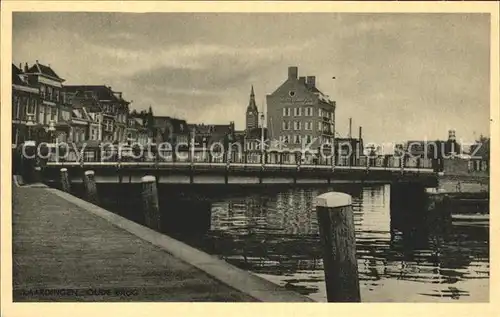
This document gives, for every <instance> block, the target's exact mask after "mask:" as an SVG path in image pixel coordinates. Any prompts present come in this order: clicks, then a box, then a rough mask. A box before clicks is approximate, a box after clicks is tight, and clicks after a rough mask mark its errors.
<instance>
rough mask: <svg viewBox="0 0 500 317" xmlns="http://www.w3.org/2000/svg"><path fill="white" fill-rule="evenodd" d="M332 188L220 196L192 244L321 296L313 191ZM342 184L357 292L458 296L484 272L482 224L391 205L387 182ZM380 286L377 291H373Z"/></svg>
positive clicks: (416, 297) (486, 261) (486, 265)
mask: <svg viewBox="0 0 500 317" xmlns="http://www.w3.org/2000/svg"><path fill="white" fill-rule="evenodd" d="M333 189H334V188H324V189H317V188H289V189H286V190H281V191H278V192H271V191H267V192H265V193H262V192H260V193H258V194H250V195H248V194H247V195H246V196H245V197H237V196H236V197H235V196H233V197H227V198H222V199H218V200H216V201H214V202H213V203H212V208H211V211H212V215H211V227H210V230H209V232H208V233H207V234H206V235H205V236H204V238H203V239H202V240H201V241H198V243H195V244H197V246H199V247H201V248H203V249H205V250H207V251H208V252H211V253H213V254H217V255H219V256H221V257H223V258H224V259H226V260H227V261H229V262H230V263H232V264H234V265H236V266H239V267H241V268H243V269H247V270H251V271H253V272H255V273H257V274H260V275H261V276H263V277H265V278H268V279H270V280H272V281H274V282H277V283H279V284H281V285H284V286H286V287H288V288H291V289H294V290H296V291H298V292H300V293H302V294H306V295H310V296H311V297H313V298H315V299H317V300H326V294H325V293H324V286H323V283H324V281H323V272H322V260H321V249H320V244H319V241H318V227H317V221H316V214H315V212H314V210H315V206H313V197H315V196H317V195H319V194H321V193H322V192H326V191H330V190H333ZM336 190H338V189H336ZM342 191H344V192H348V193H349V194H351V195H352V196H353V210H354V216H355V225H356V240H357V254H358V266H359V274H360V275H359V277H360V283H361V287H362V293H364V294H366V293H367V292H371V291H373V294H374V295H372V294H370V295H369V296H365V297H368V298H369V299H370V300H374V301H385V300H388V298H383V297H384V296H385V297H387V296H391V295H390V293H391V292H392V293H393V295H394V297H395V298H397V295H398V292H400V291H401V290H400V287H406V288H408V289H407V290H405V291H406V292H409V293H411V296H412V298H413V299H412V300H415V301H427V300H429V299H430V298H431V297H439V298H451V299H463V298H464V296H469V295H470V294H469V292H470V291H471V290H469V289H467V288H466V285H467V283H465V282H466V281H467V280H471V279H488V278H489V254H488V229H487V228H486V227H468V226H460V227H454V226H452V225H451V223H449V222H448V223H447V222H443V221H439V222H436V218H435V217H434V215H429V214H427V213H426V212H425V210H424V209H421V210H418V211H415V210H396V211H394V210H393V211H392V212H391V208H390V200H389V197H390V188H389V186H377V187H364V188H357V189H356V188H354V189H352V188H351V189H345V188H344V189H343V190H342ZM405 208H410V207H409V206H406V207H405ZM410 209H411V208H410ZM395 214H399V217H401V218H403V219H400V220H399V224H397V225H396V224H394V223H391V215H392V217H393V218H394V217H397V216H395ZM405 217H406V218H405ZM408 217H409V218H408ZM401 224H404V225H401ZM395 281H398V283H397V284H396V285H392V282H395ZM415 283H420V284H421V285H420V286H419V287H415V286H414V285H415ZM387 285H389V286H387ZM382 288H383V289H384V292H381V294H382V295H380V296H378V295H376V294H377V291H378V290H379V289H382ZM388 288H391V291H387V289H388ZM413 288H414V291H413V292H412V289H413ZM481 292H483V293H484V292H486V293H485V294H475V295H477V296H478V297H481V298H482V297H485V298H487V296H488V294H487V288H484V289H481ZM420 295H421V296H420ZM419 296H420V297H419ZM364 300H365V298H364Z"/></svg>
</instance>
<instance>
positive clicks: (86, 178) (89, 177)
mask: <svg viewBox="0 0 500 317" xmlns="http://www.w3.org/2000/svg"><path fill="white" fill-rule="evenodd" d="M83 185H84V187H85V194H86V196H87V197H86V198H87V200H88V201H89V202H91V203H93V204H98V203H99V198H98V196H97V185H96V183H95V177H94V171H92V170H89V171H85V173H84V174H83Z"/></svg>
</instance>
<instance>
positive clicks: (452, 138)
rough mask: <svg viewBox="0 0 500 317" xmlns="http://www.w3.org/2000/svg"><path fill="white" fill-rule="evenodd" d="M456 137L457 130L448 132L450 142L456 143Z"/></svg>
mask: <svg viewBox="0 0 500 317" xmlns="http://www.w3.org/2000/svg"><path fill="white" fill-rule="evenodd" d="M455 139H456V137H455V130H449V131H448V140H450V141H455Z"/></svg>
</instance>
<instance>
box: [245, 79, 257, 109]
mask: <svg viewBox="0 0 500 317" xmlns="http://www.w3.org/2000/svg"><path fill="white" fill-rule="evenodd" d="M247 111H256V112H258V111H259V110H258V109H257V104H256V103H255V93H254V91H253V85H252V89H251V90H250V101H249V102H248V107H247Z"/></svg>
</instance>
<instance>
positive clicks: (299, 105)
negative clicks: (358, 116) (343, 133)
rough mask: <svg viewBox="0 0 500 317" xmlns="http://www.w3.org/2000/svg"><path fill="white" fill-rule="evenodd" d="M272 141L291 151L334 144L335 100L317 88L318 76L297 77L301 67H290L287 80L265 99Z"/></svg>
mask: <svg viewBox="0 0 500 317" xmlns="http://www.w3.org/2000/svg"><path fill="white" fill-rule="evenodd" d="M266 101H267V127H268V130H269V138H270V139H271V140H276V141H278V140H279V141H280V142H281V143H283V144H286V146H287V147H288V148H301V147H302V145H303V144H304V143H305V144H311V146H310V147H309V148H310V149H314V148H317V147H318V146H320V145H321V144H325V143H329V144H332V143H333V140H334V136H335V107H336V104H335V101H332V100H330V98H329V97H328V96H327V95H325V94H324V93H322V92H321V91H320V90H319V89H318V87H317V86H316V77H315V76H302V77H298V68H297V67H295V66H291V67H289V68H288V78H287V79H286V80H285V81H284V82H283V83H282V84H281V85H280V86H279V87H278V88H277V89H276V90H275V91H274V92H273V93H272V94H269V95H267V96H266Z"/></svg>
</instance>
